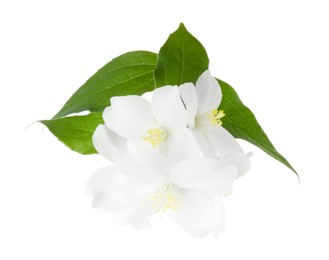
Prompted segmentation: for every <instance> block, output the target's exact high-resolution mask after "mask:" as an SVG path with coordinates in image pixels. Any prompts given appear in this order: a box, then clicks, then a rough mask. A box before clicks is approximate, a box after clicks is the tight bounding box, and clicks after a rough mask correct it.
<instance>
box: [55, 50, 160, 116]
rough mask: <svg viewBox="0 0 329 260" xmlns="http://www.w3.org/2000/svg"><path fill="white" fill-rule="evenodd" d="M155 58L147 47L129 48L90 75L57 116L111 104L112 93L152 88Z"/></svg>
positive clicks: (134, 92) (132, 92)
mask: <svg viewBox="0 0 329 260" xmlns="http://www.w3.org/2000/svg"><path fill="white" fill-rule="evenodd" d="M156 60H157V55H156V54H155V53H152V52H147V51H134V52H128V53H126V54H123V55H121V56H119V57H117V58H115V59H113V60H112V61H110V62H109V63H107V64H106V65H105V66H104V67H102V68H101V69H100V70H99V71H97V72H96V73H95V74H94V75H93V76H92V77H91V78H90V79H88V81H87V82H86V83H85V84H84V85H82V86H81V87H80V88H79V89H78V90H77V91H76V92H75V93H74V94H73V95H72V96H71V98H70V99H69V100H68V101H67V102H66V103H65V105H64V106H63V107H62V109H61V110H60V111H59V112H58V113H57V114H56V115H55V116H54V118H60V117H63V116H66V115H69V114H71V113H76V112H81V111H85V110H89V111H91V112H100V111H103V110H104V108H105V107H106V106H108V105H109V104H110V98H111V97H113V96H123V95H141V94H143V93H145V92H147V91H152V90H153V89H154V86H155V84H154V80H153V71H154V68H155V66H156Z"/></svg>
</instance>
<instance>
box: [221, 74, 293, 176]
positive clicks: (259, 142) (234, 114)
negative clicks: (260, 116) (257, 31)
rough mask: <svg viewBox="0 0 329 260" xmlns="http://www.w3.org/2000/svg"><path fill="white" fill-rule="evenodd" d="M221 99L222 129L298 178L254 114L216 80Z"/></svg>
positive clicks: (224, 84) (230, 90)
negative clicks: (222, 112)
mask: <svg viewBox="0 0 329 260" xmlns="http://www.w3.org/2000/svg"><path fill="white" fill-rule="evenodd" d="M218 82H219V84H220V86H221V89H222V92H223V98H222V102H221V104H220V106H219V108H220V109H222V110H224V112H225V116H224V117H223V118H222V122H223V127H224V128H225V129H226V130H227V131H229V132H230V133H231V134H232V135H233V136H234V137H236V138H241V139H244V140H246V141H248V142H250V143H252V144H254V145H256V146H257V147H259V148H260V149H262V150H263V151H264V152H266V153H267V154H269V155H270V156H272V157H273V158H275V159H277V160H278V161H280V162H281V163H283V164H284V165H286V166H287V167H288V168H290V169H291V170H292V171H293V172H294V173H296V175H297V176H298V174H297V172H296V171H295V169H294V168H293V167H292V166H291V165H290V163H289V162H288V161H287V160H286V159H285V158H284V157H283V156H282V155H281V154H280V153H279V152H278V151H277V150H276V149H275V148H274V146H273V144H272V143H271V141H270V140H269V139H268V137H267V136H266V134H265V132H264V131H263V129H262V128H261V126H260V125H259V124H258V122H257V120H256V118H255V116H254V114H253V113H252V112H251V111H250V109H249V108H248V107H246V106H245V105H244V104H243V103H242V101H241V100H240V98H239V96H238V94H237V93H236V92H235V90H234V89H233V88H232V87H231V86H230V85H229V84H227V83H226V82H224V81H221V80H218Z"/></svg>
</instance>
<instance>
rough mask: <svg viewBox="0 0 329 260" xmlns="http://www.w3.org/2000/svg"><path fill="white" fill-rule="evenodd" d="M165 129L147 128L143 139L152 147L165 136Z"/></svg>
mask: <svg viewBox="0 0 329 260" xmlns="http://www.w3.org/2000/svg"><path fill="white" fill-rule="evenodd" d="M167 135H168V134H167V131H166V130H164V129H163V128H154V129H150V130H147V132H146V134H145V135H144V136H143V140H144V141H147V142H149V143H150V144H151V145H152V146H153V147H155V146H157V145H159V144H160V143H162V142H163V141H164V140H165V139H166V138H167Z"/></svg>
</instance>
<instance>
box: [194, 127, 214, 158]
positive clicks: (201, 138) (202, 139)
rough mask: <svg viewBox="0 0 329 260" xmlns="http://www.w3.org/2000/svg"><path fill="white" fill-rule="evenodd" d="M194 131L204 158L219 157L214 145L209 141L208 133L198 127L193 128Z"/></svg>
mask: <svg viewBox="0 0 329 260" xmlns="http://www.w3.org/2000/svg"><path fill="white" fill-rule="evenodd" d="M192 133H193V135H194V138H195V140H196V142H197V143H198V145H199V147H200V151H201V153H202V156H203V157H204V158H214V159H217V153H216V150H215V148H214V146H213V145H212V144H211V143H210V142H209V140H208V138H207V135H206V134H205V133H204V131H199V130H197V129H193V130H192Z"/></svg>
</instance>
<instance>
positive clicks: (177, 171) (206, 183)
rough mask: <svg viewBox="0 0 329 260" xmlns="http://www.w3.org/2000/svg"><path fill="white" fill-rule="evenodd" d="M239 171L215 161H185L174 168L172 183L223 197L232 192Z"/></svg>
mask: <svg viewBox="0 0 329 260" xmlns="http://www.w3.org/2000/svg"><path fill="white" fill-rule="evenodd" d="M236 176H237V170H236V167H235V166H234V165H231V164H227V163H222V162H220V161H218V160H215V159H201V160H185V161H182V162H179V163H177V164H175V165H174V166H173V168H172V172H171V176H170V181H171V182H172V183H174V184H175V185H176V186H177V187H178V188H181V189H189V190H194V191H196V192H199V193H202V194H205V195H207V196H222V195H224V194H226V193H228V192H229V191H231V190H232V186H233V183H234V180H235V179H236Z"/></svg>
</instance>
